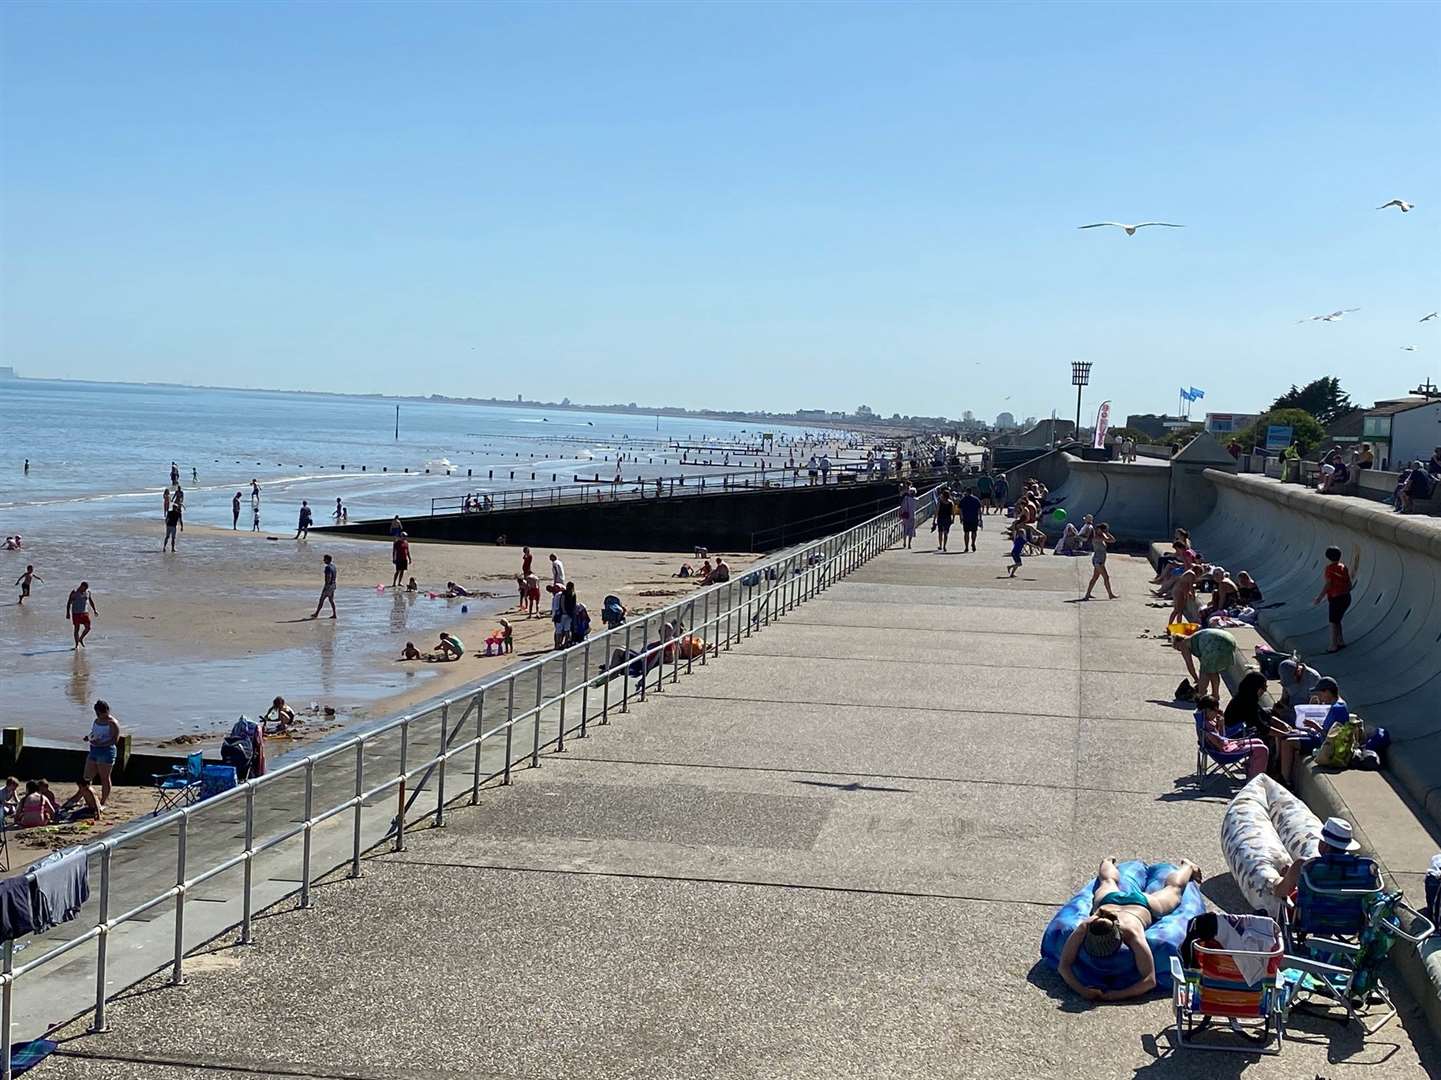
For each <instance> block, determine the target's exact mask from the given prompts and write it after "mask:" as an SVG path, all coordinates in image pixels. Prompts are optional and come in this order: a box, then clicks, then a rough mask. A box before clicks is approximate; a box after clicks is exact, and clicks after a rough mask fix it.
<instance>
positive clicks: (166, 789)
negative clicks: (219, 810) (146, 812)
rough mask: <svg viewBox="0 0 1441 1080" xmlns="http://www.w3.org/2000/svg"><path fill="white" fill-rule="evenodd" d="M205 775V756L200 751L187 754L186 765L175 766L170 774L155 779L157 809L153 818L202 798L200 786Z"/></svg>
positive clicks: (153, 812)
mask: <svg viewBox="0 0 1441 1080" xmlns="http://www.w3.org/2000/svg"><path fill="white" fill-rule="evenodd" d="M204 774H205V755H204V754H203V753H201V752H200V751H199V750H197V751H195V753H193V754H187V755H186V757H185V764H184V765H174V766H171V769H170V771H169V772H168V773H161V774H159V775H157V776H156V777H155V809H154V810H153V811H151V816H152V817H153V816H155V815H156V814H162V813H164V812H165V811H166V810H174V809H176V808H177V807H180V806H189V805H190V804H191V803H193V802H196V801H198V800H199V798H200V784H201V780H202V778H203V777H204Z"/></svg>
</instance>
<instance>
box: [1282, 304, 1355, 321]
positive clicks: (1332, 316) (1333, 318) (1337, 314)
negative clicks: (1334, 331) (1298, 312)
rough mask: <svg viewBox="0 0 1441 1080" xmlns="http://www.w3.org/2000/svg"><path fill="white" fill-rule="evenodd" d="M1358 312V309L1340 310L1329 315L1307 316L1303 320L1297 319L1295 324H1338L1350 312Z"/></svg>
mask: <svg viewBox="0 0 1441 1080" xmlns="http://www.w3.org/2000/svg"><path fill="white" fill-rule="evenodd" d="M1360 310H1361V309H1360V308H1358V307H1348V308H1342V309H1341V310H1340V311H1333V312H1331V314H1329V315H1309V316H1307V317H1306V318H1304V319H1297V320H1296V322H1297V323H1303V322H1340V321H1341V320H1342V319H1343V318H1345V316H1346V315H1347V314H1349V313H1350V312H1352V311H1360Z"/></svg>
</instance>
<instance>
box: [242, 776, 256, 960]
mask: <svg viewBox="0 0 1441 1080" xmlns="http://www.w3.org/2000/svg"><path fill="white" fill-rule="evenodd" d="M244 877H245V880H244V883H243V885H242V886H241V888H242V890H243V893H242V895H241V898H240V944H242V945H249V944H250V942H251V936H250V923H251V917H252V916H253V915H254V913H255V908H254V903H255V785H254V784H251V783H249V782H247V783H246V785H245V869H244Z"/></svg>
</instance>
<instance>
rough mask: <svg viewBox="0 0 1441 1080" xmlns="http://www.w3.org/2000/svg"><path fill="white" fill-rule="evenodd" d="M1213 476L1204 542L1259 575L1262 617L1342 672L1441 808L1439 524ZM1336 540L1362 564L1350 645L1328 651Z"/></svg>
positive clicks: (1215, 555)
mask: <svg viewBox="0 0 1441 1080" xmlns="http://www.w3.org/2000/svg"><path fill="white" fill-rule="evenodd" d="M1205 477H1206V479H1207V480H1208V481H1210V482H1211V484H1212V485H1214V487H1215V489H1216V505H1215V509H1214V510H1213V511H1212V513H1211V514H1210V515H1209V516H1207V517H1206V518H1205V519H1203V520H1201V521H1198V522H1195V523H1192V524H1191V532H1192V537H1193V540H1194V542H1195V544H1196V546H1197V549H1198V550H1199V551H1200V552H1201V553H1202V555H1203V556H1204V557H1205V558H1206V559H1207V560H1208V561H1211V562H1219V563H1221V564H1222V565H1224V566H1226V567H1227V568H1228V569H1229V570H1231V571H1232V572H1235V571H1237V570H1247V571H1249V572H1250V573H1251V574H1252V576H1254V577H1255V578H1256V580H1257V582H1258V583H1259V584H1260V585H1261V588H1262V590H1263V591H1264V593H1265V597H1266V605H1267V606H1266V608H1265V609H1264V610H1262V611H1261V613H1260V622H1259V626H1260V629H1261V630H1262V631H1263V632H1264V633H1265V634H1266V636H1267V637H1268V638H1269V639H1270V640H1271V641H1272V642H1273V643H1274V644H1275V645H1276V646H1277V647H1278V648H1282V649H1288V650H1290V649H1294V650H1296V651H1299V652H1300V653H1301V655H1302V656H1303V657H1306V658H1308V659H1311V660H1313V661H1314V662H1315V666H1317V667H1319V668H1320V669H1321V670H1322V671H1323V672H1324V673H1326V674H1328V675H1331V676H1333V677H1335V678H1336V679H1337V681H1338V682H1339V683H1340V685H1341V690H1342V693H1343V694H1344V696H1345V698H1346V700H1347V702H1348V703H1349V704H1350V705H1351V708H1352V710H1353V711H1355V712H1357V713H1358V714H1360V715H1361V716H1363V717H1364V718H1365V719H1366V720H1367V721H1368V722H1370V723H1373V724H1381V725H1384V726H1385V727H1387V728H1389V729H1390V731H1391V734H1392V738H1393V740H1394V741H1393V743H1392V747H1391V752H1390V758H1389V770H1390V772H1391V773H1392V775H1393V776H1394V777H1395V778H1396V779H1397V780H1398V781H1399V782H1400V784H1401V785H1402V787H1403V788H1404V789H1405V790H1406V792H1407V793H1408V794H1409V795H1410V796H1411V797H1412V798H1414V799H1415V800H1416V802H1417V803H1418V804H1420V805H1421V806H1422V807H1423V808H1424V809H1425V810H1426V811H1427V813H1428V814H1429V815H1430V816H1431V817H1432V819H1433V820H1436V819H1441V525H1438V524H1437V523H1435V522H1434V521H1432V520H1428V519H1424V518H1414V517H1402V516H1401V515H1399V514H1395V513H1392V512H1391V511H1389V510H1388V509H1387V508H1385V507H1384V506H1380V505H1374V504H1370V503H1367V502H1363V501H1361V500H1358V499H1343V498H1338V497H1331V496H1325V495H1317V494H1316V493H1315V492H1312V491H1309V490H1307V489H1305V488H1302V487H1299V486H1295V485H1284V486H1283V485H1281V484H1278V483H1276V482H1275V481H1268V480H1264V479H1261V478H1259V477H1255V476H1245V475H1240V476H1238V475H1230V474H1227V473H1224V472H1221V471H1218V470H1214V469H1208V470H1207V471H1206V473H1205ZM1178 524H1187V523H1186V522H1178ZM1331 545H1335V546H1336V547H1339V548H1340V549H1341V551H1342V553H1343V557H1344V559H1345V560H1346V561H1347V562H1348V563H1351V562H1353V560H1355V558H1356V556H1357V554H1358V553H1359V556H1360V560H1359V561H1360V565H1359V568H1358V569H1357V572H1356V581H1357V588H1356V592H1355V594H1354V600H1353V603H1352V606H1351V610H1350V611H1349V612H1348V613H1347V616H1346V620H1345V627H1346V641H1347V646H1346V648H1345V649H1344V650H1342V651H1341V652H1339V653H1336V654H1334V655H1330V656H1327V655H1325V651H1326V648H1327V646H1328V644H1329V638H1328V633H1327V616H1326V607H1325V605H1324V603H1323V604H1321V605H1319V606H1317V605H1314V604H1313V601H1314V600H1315V598H1316V594H1317V593H1318V592H1319V591H1320V589H1321V575H1322V569H1323V567H1324V565H1325V554H1324V552H1325V549H1326V548H1327V547H1328V546H1331ZM1271 605H1279V606H1271Z"/></svg>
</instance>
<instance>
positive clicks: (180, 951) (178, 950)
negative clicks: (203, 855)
mask: <svg viewBox="0 0 1441 1080" xmlns="http://www.w3.org/2000/svg"><path fill="white" fill-rule="evenodd" d="M189 835H190V811H189V810H182V811H181V812H180V841H179V844H178V845H177V847H176V851H175V959H174V961H173V966H172V967H171V971H170V985H171V986H179V985H180V983H181V981H182V980H183V979H184V978H185V971H184V968H183V966H182V965H183V964H184V962H185V847H186V843H187V841H188V839H189Z"/></svg>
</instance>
